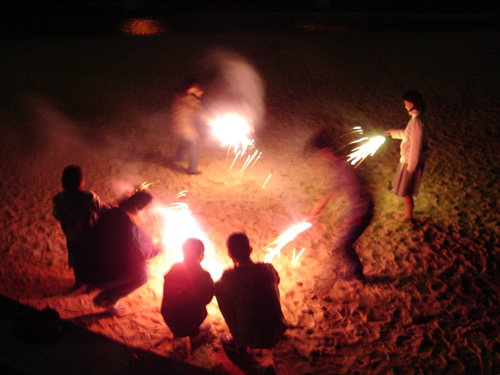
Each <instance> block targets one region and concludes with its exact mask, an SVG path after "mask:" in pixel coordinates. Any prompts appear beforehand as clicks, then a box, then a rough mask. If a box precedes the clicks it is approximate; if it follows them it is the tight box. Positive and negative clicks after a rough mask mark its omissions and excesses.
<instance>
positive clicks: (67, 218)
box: [52, 165, 112, 293]
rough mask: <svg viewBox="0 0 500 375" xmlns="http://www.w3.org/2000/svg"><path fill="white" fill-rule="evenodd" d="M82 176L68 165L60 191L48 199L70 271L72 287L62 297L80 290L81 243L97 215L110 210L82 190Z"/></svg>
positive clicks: (91, 193)
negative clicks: (60, 235)
mask: <svg viewBox="0 0 500 375" xmlns="http://www.w3.org/2000/svg"><path fill="white" fill-rule="evenodd" d="M84 186H85V176H84V174H83V171H82V168H81V167H80V166H78V165H68V166H66V167H65V168H64V170H63V173H62V188H63V191H62V192H60V193H58V194H56V195H55V196H54V197H53V198H52V202H53V216H54V218H56V220H58V221H59V223H60V225H61V229H62V231H63V233H64V235H65V236H66V248H67V250H68V266H70V267H71V268H73V272H74V275H75V283H74V285H73V286H72V287H71V288H69V289H68V290H67V291H66V293H71V292H73V291H75V290H77V289H80V288H81V287H83V286H84V283H83V282H82V281H81V280H80V276H79V275H78V271H77V269H78V265H76V267H75V264H77V262H78V260H79V258H81V257H82V256H85V240H86V239H87V238H88V236H89V233H90V230H91V229H92V227H93V226H94V224H95V223H96V221H97V219H98V218H99V216H100V215H102V214H103V213H104V212H105V211H106V210H108V209H110V208H111V207H112V205H111V204H109V203H104V202H101V201H100V200H99V197H98V196H97V195H96V194H95V193H94V192H92V191H85V190H83V189H84Z"/></svg>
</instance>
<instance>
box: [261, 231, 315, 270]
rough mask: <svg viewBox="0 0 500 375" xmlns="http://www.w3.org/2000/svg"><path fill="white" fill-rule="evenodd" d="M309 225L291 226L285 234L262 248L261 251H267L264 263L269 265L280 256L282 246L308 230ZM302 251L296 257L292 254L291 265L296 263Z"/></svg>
mask: <svg viewBox="0 0 500 375" xmlns="http://www.w3.org/2000/svg"><path fill="white" fill-rule="evenodd" d="M311 225H312V224H311V223H308V222H303V223H299V224H296V225H294V226H292V227H291V228H290V229H288V230H287V231H286V232H285V233H283V234H281V235H280V236H279V237H278V238H277V239H276V240H274V241H273V242H271V243H270V244H269V245H267V246H266V247H264V248H263V249H262V250H266V251H267V254H266V255H265V256H264V262H265V263H271V262H272V261H273V259H274V258H275V257H278V258H279V257H280V254H281V249H282V248H283V246H285V245H286V244H287V243H289V242H290V241H292V240H293V239H294V238H295V237H296V236H297V235H298V234H299V233H301V232H303V231H305V230H306V229H308V228H310V227H311ZM262 250H261V251H262ZM304 250H305V249H302V251H301V252H300V254H299V255H298V256H297V257H295V253H294V257H293V259H292V264H294V261H295V264H296V263H297V260H298V259H299V257H300V256H301V255H302V253H303V252H304Z"/></svg>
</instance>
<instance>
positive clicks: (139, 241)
mask: <svg viewBox="0 0 500 375" xmlns="http://www.w3.org/2000/svg"><path fill="white" fill-rule="evenodd" d="M133 231H134V232H133V240H134V241H135V243H136V247H137V248H138V249H139V250H140V251H141V253H142V256H143V257H144V259H151V258H154V257H155V256H157V255H158V254H159V253H160V252H161V248H160V247H159V246H155V244H154V243H153V241H152V240H151V238H150V237H149V236H148V235H147V234H146V233H145V232H144V231H143V230H142V229H141V228H139V227H138V226H136V225H134V229H133Z"/></svg>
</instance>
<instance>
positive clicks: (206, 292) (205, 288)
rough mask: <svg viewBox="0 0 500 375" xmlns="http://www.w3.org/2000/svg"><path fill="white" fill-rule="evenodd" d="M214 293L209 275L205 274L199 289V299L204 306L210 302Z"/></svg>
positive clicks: (212, 282)
mask: <svg viewBox="0 0 500 375" xmlns="http://www.w3.org/2000/svg"><path fill="white" fill-rule="evenodd" d="M214 293H215V289H214V281H213V279H212V277H211V276H210V274H209V273H208V272H207V273H206V274H205V277H204V279H203V284H202V285H201V288H200V294H199V299H200V300H201V301H202V302H203V303H204V304H205V305H208V304H209V303H210V301H212V298H214Z"/></svg>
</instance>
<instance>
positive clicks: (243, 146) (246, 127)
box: [209, 113, 262, 176]
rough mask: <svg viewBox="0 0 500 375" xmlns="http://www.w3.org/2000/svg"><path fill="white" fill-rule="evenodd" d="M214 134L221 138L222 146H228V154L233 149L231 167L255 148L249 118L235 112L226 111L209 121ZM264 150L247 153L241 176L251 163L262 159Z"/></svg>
mask: <svg viewBox="0 0 500 375" xmlns="http://www.w3.org/2000/svg"><path fill="white" fill-rule="evenodd" d="M209 124H210V126H211V127H212V132H213V134H214V136H215V137H216V138H217V139H218V140H219V142H220V145H221V147H227V148H228V150H227V152H228V155H229V152H230V150H231V148H232V149H233V152H234V154H235V156H234V159H233V162H232V164H231V166H230V167H229V169H232V168H233V166H234V164H235V162H236V160H237V159H239V158H242V157H243V156H244V155H245V154H246V152H247V151H248V150H250V149H253V148H255V145H254V142H255V141H254V140H253V139H250V138H248V135H249V134H250V133H251V132H252V130H253V129H252V127H251V126H250V123H249V122H248V120H247V119H246V118H244V117H242V116H240V115H238V114H235V113H226V114H224V115H222V116H220V117H217V118H216V119H214V120H211V121H209ZM261 154H262V152H259V150H255V151H254V152H253V154H252V155H250V154H249V155H247V158H246V160H245V162H244V163H243V166H242V167H241V169H240V172H239V176H242V175H243V173H244V172H245V170H246V169H247V168H248V166H249V165H250V164H252V162H253V164H252V166H253V165H255V163H256V162H257V160H259V159H260V156H261Z"/></svg>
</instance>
